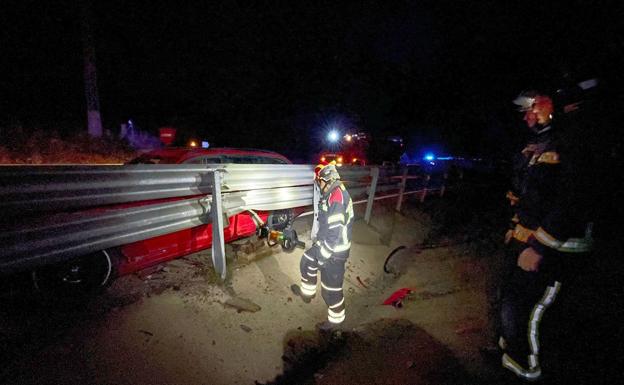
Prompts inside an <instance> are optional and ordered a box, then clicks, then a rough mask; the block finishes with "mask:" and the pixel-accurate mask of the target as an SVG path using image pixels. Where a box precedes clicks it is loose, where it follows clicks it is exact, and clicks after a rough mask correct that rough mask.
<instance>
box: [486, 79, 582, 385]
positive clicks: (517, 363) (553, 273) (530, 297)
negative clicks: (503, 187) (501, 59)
mask: <svg viewBox="0 0 624 385" xmlns="http://www.w3.org/2000/svg"><path fill="white" fill-rule="evenodd" d="M514 103H515V104H517V105H518V106H520V110H521V111H523V112H524V113H525V115H524V120H525V121H526V123H527V125H528V126H529V128H530V129H531V131H532V134H533V137H532V139H531V140H530V141H529V143H528V144H527V145H526V146H525V147H524V149H523V150H522V151H521V152H520V153H519V154H518V156H517V159H516V160H515V162H514V163H515V164H514V178H513V180H512V190H510V191H509V192H508V193H507V198H508V199H509V201H510V204H511V207H512V211H513V217H512V220H511V229H510V230H509V231H508V232H507V234H506V237H505V241H506V243H507V250H506V264H507V268H506V272H505V275H504V277H503V280H502V284H501V293H500V295H501V299H500V300H501V303H500V328H501V334H502V335H501V336H500V338H499V341H498V345H499V347H500V348H501V349H502V350H503V353H502V365H503V367H504V368H506V369H509V370H510V371H512V372H513V373H515V374H516V375H517V376H518V377H519V378H521V379H524V380H527V381H535V380H538V379H540V377H541V376H542V367H543V366H544V365H543V362H541V361H540V359H542V358H543V357H541V356H540V353H541V352H542V351H543V349H542V346H541V343H542V342H543V338H541V337H543V335H542V336H540V332H541V330H540V323H541V321H542V320H543V317H544V314H545V313H546V311H547V309H549V308H550V307H551V306H552V305H553V303H554V302H555V301H556V299H557V296H558V295H559V294H560V291H561V288H562V283H563V282H564V281H565V276H566V273H567V272H568V271H567V270H569V268H570V266H571V264H572V263H573V259H578V258H585V256H582V255H579V254H583V253H588V252H589V251H590V249H591V243H592V241H591V223H589V222H588V217H589V212H588V211H587V210H583V207H584V206H586V201H585V202H584V200H585V199H586V198H587V197H583V196H582V195H583V194H581V190H582V188H580V186H578V185H575V183H578V181H579V180H580V178H577V176H578V175H575V172H577V170H575V169H574V167H575V166H574V164H575V162H577V161H579V160H578V159H573V157H572V156H571V155H570V154H573V153H574V152H573V151H569V152H568V151H566V150H568V148H566V147H565V146H562V145H561V144H562V143H564V142H563V141H561V140H560V139H561V138H562V136H561V134H562V133H563V132H564V131H565V130H561V131H558V130H557V129H556V128H555V124H556V122H554V121H553V113H554V111H555V109H554V107H553V101H552V99H551V98H550V97H549V96H548V95H546V94H544V93H539V92H535V91H530V92H525V93H522V94H520V95H519V96H518V98H516V99H515V100H514ZM575 254H576V255H575Z"/></svg>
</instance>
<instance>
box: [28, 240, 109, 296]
mask: <svg viewBox="0 0 624 385" xmlns="http://www.w3.org/2000/svg"><path fill="white" fill-rule="evenodd" d="M118 260H119V258H118V254H117V252H116V250H115V249H109V250H101V251H98V252H95V253H92V254H89V255H85V256H82V257H78V258H74V259H71V260H68V261H65V262H61V263H57V264H54V265H49V266H44V267H42V268H40V269H37V270H35V271H33V272H32V279H33V284H34V286H35V288H36V289H37V290H38V291H40V292H42V293H44V294H53V295H68V296H71V295H82V294H87V293H91V292H94V291H97V290H99V289H102V288H104V287H106V286H108V285H109V284H110V282H111V281H112V280H113V278H114V276H115V267H116V265H117V262H118Z"/></svg>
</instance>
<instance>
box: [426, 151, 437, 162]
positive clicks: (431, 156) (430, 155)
mask: <svg viewBox="0 0 624 385" xmlns="http://www.w3.org/2000/svg"><path fill="white" fill-rule="evenodd" d="M434 159H435V156H434V155H433V153H431V152H428V153H426V154H425V160H426V161H429V162H431V161H432V160H434Z"/></svg>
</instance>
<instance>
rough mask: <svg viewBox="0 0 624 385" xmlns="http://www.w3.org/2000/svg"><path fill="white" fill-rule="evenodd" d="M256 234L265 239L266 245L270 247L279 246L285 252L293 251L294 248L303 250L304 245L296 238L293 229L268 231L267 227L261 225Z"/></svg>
mask: <svg viewBox="0 0 624 385" xmlns="http://www.w3.org/2000/svg"><path fill="white" fill-rule="evenodd" d="M256 234H257V235H258V237H259V238H266V239H267V245H269V246H270V247H273V246H276V245H278V244H279V245H281V246H282V249H283V250H284V251H287V252H291V251H293V250H294V249H295V248H296V247H299V248H302V249H305V243H304V242H302V241H300V240H299V238H298V237H297V232H296V231H295V230H294V229H291V228H286V229H284V230H282V231H279V230H272V229H269V227H268V226H266V225H262V226H259V227H258V230H257V231H256Z"/></svg>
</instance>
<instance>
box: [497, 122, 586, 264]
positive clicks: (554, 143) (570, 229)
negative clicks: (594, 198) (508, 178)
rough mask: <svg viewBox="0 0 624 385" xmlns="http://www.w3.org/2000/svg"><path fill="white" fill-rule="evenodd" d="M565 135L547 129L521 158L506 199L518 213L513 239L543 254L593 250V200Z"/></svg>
mask: <svg viewBox="0 0 624 385" xmlns="http://www.w3.org/2000/svg"><path fill="white" fill-rule="evenodd" d="M559 135H560V134H559V133H558V132H557V131H555V129H554V127H553V126H549V127H546V128H544V129H542V130H541V131H540V133H539V134H537V135H536V136H535V137H534V138H533V140H531V141H530V142H529V143H528V144H527V146H526V147H525V148H524V149H523V150H522V151H521V153H519V154H517V157H516V159H515V160H514V177H513V180H512V190H511V191H509V192H508V194H507V197H508V198H509V199H510V201H511V203H512V208H513V211H514V217H513V218H512V222H513V233H512V236H513V237H514V238H516V239H518V240H519V241H521V242H528V244H529V245H531V246H532V247H533V248H535V249H536V250H537V251H538V252H541V253H543V251H544V248H547V247H548V248H552V249H555V250H557V251H561V252H587V251H589V250H590V249H591V224H589V218H588V217H589V212H588V210H587V203H588V202H587V199H588V197H587V196H586V194H585V193H584V191H585V188H584V186H581V184H582V183H584V181H585V180H586V179H585V178H583V177H582V176H581V175H579V171H580V170H579V169H578V167H576V166H575V165H578V164H579V163H578V161H579V159H573V158H572V156H573V155H575V156H578V153H574V152H572V151H570V152H566V148H565V146H562V143H563V142H562V141H561V140H560V136H559Z"/></svg>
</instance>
